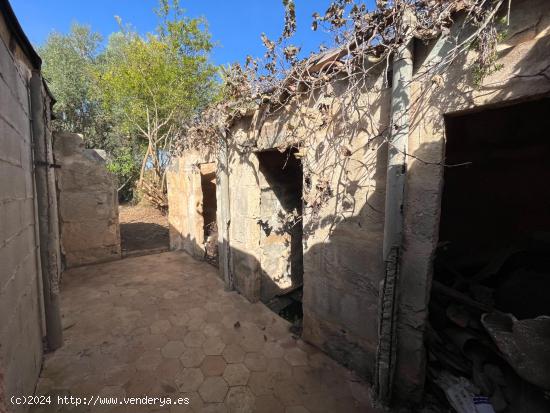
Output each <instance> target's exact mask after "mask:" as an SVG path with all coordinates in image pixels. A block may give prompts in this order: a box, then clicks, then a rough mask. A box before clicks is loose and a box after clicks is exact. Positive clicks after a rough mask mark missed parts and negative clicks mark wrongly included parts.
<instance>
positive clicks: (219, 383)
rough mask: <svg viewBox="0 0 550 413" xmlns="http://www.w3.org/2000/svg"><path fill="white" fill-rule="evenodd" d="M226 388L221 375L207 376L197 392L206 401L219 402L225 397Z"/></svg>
mask: <svg viewBox="0 0 550 413" xmlns="http://www.w3.org/2000/svg"><path fill="white" fill-rule="evenodd" d="M228 388H229V387H228V386H227V383H226V382H225V380H224V379H222V378H221V377H207V378H206V379H205V380H204V382H203V383H202V384H201V386H200V387H199V394H200V395H201V398H202V400H203V401H205V402H207V403H221V402H223V400H224V399H225V395H226V394H227V390H228Z"/></svg>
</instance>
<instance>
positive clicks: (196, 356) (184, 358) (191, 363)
mask: <svg viewBox="0 0 550 413" xmlns="http://www.w3.org/2000/svg"><path fill="white" fill-rule="evenodd" d="M204 357H205V356H204V351H203V350H202V348H201V347H190V348H186V349H185V351H184V352H183V354H182V355H181V356H180V361H181V364H183V366H184V367H199V366H200V365H201V363H202V361H203V360H204Z"/></svg>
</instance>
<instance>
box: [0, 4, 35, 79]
mask: <svg viewBox="0 0 550 413" xmlns="http://www.w3.org/2000/svg"><path fill="white" fill-rule="evenodd" d="M0 11H1V12H2V15H3V16H4V19H5V20H6V25H7V27H8V30H9V31H10V32H11V33H12V34H13V35H14V36H15V38H16V40H17V43H18V44H19V46H20V47H21V49H22V50H23V52H24V53H25V55H26V56H27V57H28V58H29V60H30V61H31V63H32V65H33V67H34V69H40V68H41V66H42V59H41V58H40V56H39V55H38V53H36V50H34V47H33V46H32V44H31V42H30V41H29V38H28V37H27V35H26V34H25V32H24V30H23V28H22V27H21V24H20V23H19V20H17V16H16V15H15V12H14V11H13V8H12V7H11V4H10V2H9V1H8V0H0Z"/></svg>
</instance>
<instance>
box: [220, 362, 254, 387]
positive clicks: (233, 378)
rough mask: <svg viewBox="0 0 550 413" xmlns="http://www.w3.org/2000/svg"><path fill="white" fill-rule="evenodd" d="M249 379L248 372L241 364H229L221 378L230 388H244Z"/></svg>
mask: <svg viewBox="0 0 550 413" xmlns="http://www.w3.org/2000/svg"><path fill="white" fill-rule="evenodd" d="M248 377H250V370H248V369H247V368H246V366H245V365H244V364H242V363H237V364H229V365H228V366H227V367H226V368H225V371H224V372H223V378H224V379H225V381H226V382H227V383H228V384H229V385H230V386H244V385H246V383H247V382H248Z"/></svg>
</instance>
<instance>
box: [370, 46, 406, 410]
mask: <svg viewBox="0 0 550 413" xmlns="http://www.w3.org/2000/svg"><path fill="white" fill-rule="evenodd" d="M412 50H413V42H412V41H411V42H409V44H407V45H404V46H402V47H401V48H400V49H399V50H398V51H397V53H396V56H395V58H394V63H393V87H392V102H391V113H392V115H391V116H392V117H391V124H390V126H391V129H390V137H389V142H388V170H387V178H386V204H385V220H384V244H383V255H384V262H385V275H384V279H383V280H382V281H381V283H380V288H379V297H380V298H379V307H378V311H379V319H378V348H377V352H376V373H375V380H374V385H375V391H376V394H377V398H378V400H379V401H381V402H382V403H384V404H388V403H390V402H391V398H392V389H393V376H394V371H395V366H396V354H397V331H396V327H397V310H398V307H399V305H398V302H399V299H398V291H397V288H398V285H399V284H398V281H399V273H400V268H399V263H400V256H401V250H402V238H403V201H404V193H405V181H406V174H407V158H406V153H407V140H408V137H409V106H410V101H411V82H412V76H413V52H412Z"/></svg>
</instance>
